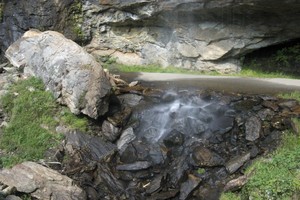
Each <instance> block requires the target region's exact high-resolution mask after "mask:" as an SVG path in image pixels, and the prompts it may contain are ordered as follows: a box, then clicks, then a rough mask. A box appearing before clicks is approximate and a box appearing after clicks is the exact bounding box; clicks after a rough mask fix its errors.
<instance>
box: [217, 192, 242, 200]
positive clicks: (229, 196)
mask: <svg viewBox="0 0 300 200" xmlns="http://www.w3.org/2000/svg"><path fill="white" fill-rule="evenodd" d="M240 199H241V197H240V195H239V194H236V193H233V192H226V193H223V194H222V195H221V197H220V200H240Z"/></svg>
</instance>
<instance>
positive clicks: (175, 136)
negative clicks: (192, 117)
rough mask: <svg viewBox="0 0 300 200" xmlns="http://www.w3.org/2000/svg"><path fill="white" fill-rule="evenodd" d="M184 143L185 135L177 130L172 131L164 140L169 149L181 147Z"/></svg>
mask: <svg viewBox="0 0 300 200" xmlns="http://www.w3.org/2000/svg"><path fill="white" fill-rule="evenodd" d="M183 142H184V135H183V133H181V132H179V131H177V130H172V131H171V132H170V133H168V134H167V136H166V137H165V138H164V139H163V143H164V144H165V145H166V147H168V148H171V147H175V146H180V145H182V144H183Z"/></svg>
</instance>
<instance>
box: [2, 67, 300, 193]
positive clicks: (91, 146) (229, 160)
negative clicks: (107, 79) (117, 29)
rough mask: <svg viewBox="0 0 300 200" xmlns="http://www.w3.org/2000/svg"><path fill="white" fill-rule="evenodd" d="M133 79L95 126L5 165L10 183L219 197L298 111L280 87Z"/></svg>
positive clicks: (21, 189) (41, 188) (26, 188)
mask: <svg viewBox="0 0 300 200" xmlns="http://www.w3.org/2000/svg"><path fill="white" fill-rule="evenodd" d="M7 70H9V68H7ZM7 73H8V72H5V73H4V74H2V75H1V76H3V77H7V75H6V74H7ZM19 76H20V75H19ZM14 77H18V76H17V75H14ZM16 79H17V78H16ZM135 84H136V83H132V84H131V85H130V86H129V85H128V84H126V83H125V82H122V83H120V82H119V83H118V84H117V85H116V86H117V90H115V93H114V95H113V98H112V99H111V102H110V109H109V113H108V114H107V115H105V116H104V117H102V118H101V119H98V120H92V121H93V125H92V126H91V127H90V128H91V130H92V131H90V132H92V134H91V133H89V134H87V133H83V132H79V131H69V130H64V134H65V140H64V141H63V143H62V144H61V145H60V147H59V148H57V149H54V150H53V149H52V150H51V151H50V150H49V152H48V153H47V155H48V157H47V158H46V159H45V162H44V163H39V164H37V163H30V162H29V163H28V162H27V163H26V162H25V163H23V164H20V165H17V166H15V167H13V168H12V169H5V170H1V172H0V181H1V183H2V184H3V189H4V188H6V190H8V192H7V191H6V190H5V189H4V191H6V192H7V194H10V193H11V194H23V193H28V194H29V195H31V196H33V197H34V198H37V199H59V198H60V197H61V195H59V194H64V195H65V199H217V198H218V196H219V194H220V192H221V191H223V190H236V189H239V188H240V187H242V186H243V184H244V183H245V182H246V181H247V179H248V177H247V176H245V175H244V170H245V168H246V167H247V166H249V165H250V164H251V163H252V161H253V160H254V159H256V158H257V157H259V156H262V155H266V154H267V153H269V152H271V151H272V150H274V149H275V148H276V146H277V145H278V144H279V143H280V138H281V135H282V133H283V131H285V130H288V129H292V128H293V123H292V121H291V120H290V118H291V117H293V116H299V112H300V105H299V103H298V102H296V101H295V100H283V99H279V98H276V97H274V96H268V95H246V94H234V93H221V92H215V91H208V90H181V89H180V90H176V89H174V90H172V91H162V90H159V89H157V88H146V87H143V86H141V85H135ZM50 168H52V169H54V170H52V169H50ZM46 176H47V177H48V178H46ZM28 177H33V178H32V179H29V180H30V182H28V181H29V180H28ZM74 183H75V185H74ZM7 188H10V189H11V190H9V189H7ZM45 191H47V192H45Z"/></svg>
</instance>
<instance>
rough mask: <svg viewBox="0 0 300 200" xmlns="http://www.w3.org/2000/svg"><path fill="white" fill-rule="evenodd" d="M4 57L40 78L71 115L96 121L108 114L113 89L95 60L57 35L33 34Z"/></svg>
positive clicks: (27, 72)
mask: <svg viewBox="0 0 300 200" xmlns="http://www.w3.org/2000/svg"><path fill="white" fill-rule="evenodd" d="M5 56H6V57H7V58H8V59H9V61H10V62H11V64H13V65H14V66H15V67H18V68H23V67H24V73H25V74H27V75H32V76H36V77H38V78H41V79H42V80H43V82H44V83H45V86H46V89H48V90H50V91H51V92H52V93H53V94H54V96H55V98H57V100H58V101H59V102H60V103H62V104H65V105H67V106H68V107H69V108H70V110H71V112H73V113H75V114H79V113H80V112H82V113H84V114H86V115H88V116H90V117H92V118H97V117H98V116H101V115H103V114H105V113H106V112H107V111H108V99H109V96H110V92H111V91H110V90H111V85H110V83H109V80H108V78H107V75H106V73H105V72H104V71H103V70H102V67H101V65H100V64H99V63H97V62H96V60H95V59H94V57H93V56H91V55H90V54H88V53H87V52H86V51H85V50H84V49H83V48H81V47H80V46H79V45H77V44H76V43H75V42H73V41H71V40H68V39H67V38H65V37H64V36H63V35H62V34H60V33H58V32H54V31H45V32H39V31H34V30H30V31H27V32H26V33H25V34H24V35H23V37H21V38H20V39H19V40H17V41H16V42H15V43H13V44H12V45H11V46H10V47H9V48H8V49H7V51H6V53H5Z"/></svg>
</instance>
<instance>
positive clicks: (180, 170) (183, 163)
mask: <svg viewBox="0 0 300 200" xmlns="http://www.w3.org/2000/svg"><path fill="white" fill-rule="evenodd" d="M188 169H189V163H188V159H187V158H186V157H185V156H181V157H179V158H178V159H176V160H174V161H173V162H172V163H171V166H170V167H169V169H166V173H167V174H168V175H169V176H170V182H169V183H170V184H171V187H176V186H177V185H178V184H179V183H180V182H181V181H182V180H184V178H186V176H187V170H188Z"/></svg>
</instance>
